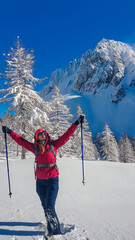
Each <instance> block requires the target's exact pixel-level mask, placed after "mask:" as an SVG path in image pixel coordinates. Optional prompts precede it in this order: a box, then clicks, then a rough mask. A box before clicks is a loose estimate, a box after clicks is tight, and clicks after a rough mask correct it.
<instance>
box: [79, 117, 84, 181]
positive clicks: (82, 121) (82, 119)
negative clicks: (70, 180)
mask: <svg viewBox="0 0 135 240" xmlns="http://www.w3.org/2000/svg"><path fill="white" fill-rule="evenodd" d="M80 118H81V150H82V177H83V180H82V183H83V185H84V184H85V178H84V159H83V123H84V116H83V115H80Z"/></svg>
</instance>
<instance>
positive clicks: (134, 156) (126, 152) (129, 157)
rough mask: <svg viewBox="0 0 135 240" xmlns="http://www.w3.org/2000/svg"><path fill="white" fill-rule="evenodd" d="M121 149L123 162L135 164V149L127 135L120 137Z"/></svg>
mask: <svg viewBox="0 0 135 240" xmlns="http://www.w3.org/2000/svg"><path fill="white" fill-rule="evenodd" d="M119 148H120V161H121V162H125V163H129V162H135V153H134V149H133V146H132V143H131V141H130V139H129V137H128V136H127V134H124V135H123V136H121V137H120V141H119Z"/></svg>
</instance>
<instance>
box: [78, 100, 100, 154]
mask: <svg viewBox="0 0 135 240" xmlns="http://www.w3.org/2000/svg"><path fill="white" fill-rule="evenodd" d="M77 115H78V117H79V116H80V115H84V123H83V155H84V159H96V158H97V157H98V151H97V148H96V146H95V144H93V138H92V134H91V132H89V126H88V122H87V120H86V116H85V114H83V112H82V109H81V107H80V106H79V105H78V107H77ZM74 149H75V152H76V154H77V157H79V158H80V157H81V155H82V151H81V128H80V125H79V126H78V128H77V130H76V131H75V134H74Z"/></svg>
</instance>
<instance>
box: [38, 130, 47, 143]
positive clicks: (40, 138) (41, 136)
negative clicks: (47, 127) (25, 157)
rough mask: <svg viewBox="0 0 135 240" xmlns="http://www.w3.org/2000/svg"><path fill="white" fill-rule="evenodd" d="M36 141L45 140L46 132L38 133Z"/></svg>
mask: <svg viewBox="0 0 135 240" xmlns="http://www.w3.org/2000/svg"><path fill="white" fill-rule="evenodd" d="M38 139H39V141H43V140H45V139H46V131H43V132H40V133H39V134H38Z"/></svg>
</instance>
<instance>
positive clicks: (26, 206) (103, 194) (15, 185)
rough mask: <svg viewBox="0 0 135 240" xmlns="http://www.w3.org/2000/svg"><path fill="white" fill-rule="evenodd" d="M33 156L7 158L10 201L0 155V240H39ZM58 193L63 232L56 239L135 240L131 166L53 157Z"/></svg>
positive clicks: (40, 223) (39, 209) (134, 170)
mask: <svg viewBox="0 0 135 240" xmlns="http://www.w3.org/2000/svg"><path fill="white" fill-rule="evenodd" d="M33 162H34V156H33V155H32V154H27V159H26V160H20V157H16V156H15V154H9V168H10V177H11V190H12V193H13V194H12V197H11V198H10V197H9V196H8V183H7V171H6V161H5V155H0V182H1V186H0V193H1V197H0V213H1V214H0V240H3V239H4V240H24V239H25V240H40V239H41V236H42V234H43V231H44V225H43V224H46V223H45V218H44V213H43V210H42V207H41V204H40V201H39V198H38V196H37V194H36V191H35V183H36V182H35V180H34V171H33ZM58 166H59V170H60V190H59V194H58V198H57V202H56V211H57V214H58V216H59V219H60V222H61V226H64V231H65V234H64V235H62V236H55V237H54V239H60V240H69V239H70V240H74V239H76V240H86V239H87V240H88V239H89V240H115V239H116V240H134V239H135V214H134V209H135V201H134V199H135V177H134V173H135V164H134V163H126V164H124V163H119V162H106V161H92V160H91V161H90V160H87V161H85V181H86V184H85V185H84V186H83V184H82V169H81V160H80V159H77V158H74V157H73V156H72V157H70V158H66V157H63V158H60V159H59V158H58Z"/></svg>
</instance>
